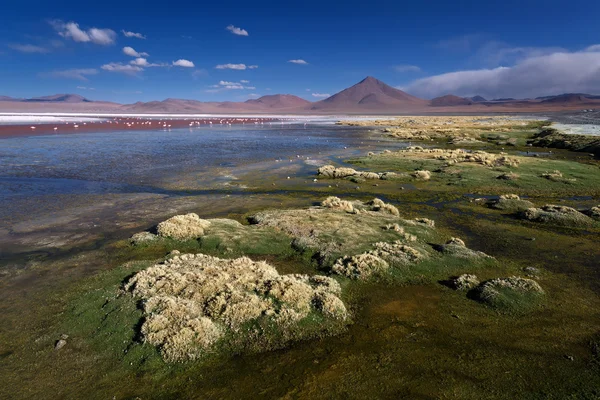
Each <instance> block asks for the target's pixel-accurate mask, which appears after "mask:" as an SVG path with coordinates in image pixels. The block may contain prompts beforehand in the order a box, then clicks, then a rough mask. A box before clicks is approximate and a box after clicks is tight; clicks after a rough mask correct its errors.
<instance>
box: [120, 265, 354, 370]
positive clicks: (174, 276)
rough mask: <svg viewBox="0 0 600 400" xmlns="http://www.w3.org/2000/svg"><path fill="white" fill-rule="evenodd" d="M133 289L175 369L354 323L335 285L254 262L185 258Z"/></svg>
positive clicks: (147, 331) (141, 277)
mask: <svg viewBox="0 0 600 400" xmlns="http://www.w3.org/2000/svg"><path fill="white" fill-rule="evenodd" d="M125 290H126V291H128V292H130V293H131V294H132V295H133V296H135V297H136V298H137V299H140V300H142V304H143V306H142V307H143V311H144V317H145V320H144V322H143V324H142V326H141V333H142V338H143V341H144V342H146V343H149V344H152V345H154V346H157V347H158V348H159V350H160V352H161V355H162V356H163V358H164V359H165V360H166V361H168V362H177V361H187V360H195V359H198V358H202V357H203V356H205V355H206V354H207V353H210V352H213V351H215V350H216V349H217V347H220V346H225V347H232V348H235V349H237V350H239V349H244V348H252V349H254V350H266V349H269V348H272V347H273V346H277V345H279V346H280V345H283V344H285V343H286V342H288V341H290V340H297V339H302V338H305V337H307V336H314V335H315V334H322V333H325V332H329V331H332V330H335V329H337V330H339V329H341V328H342V327H343V326H344V325H345V323H346V322H347V320H348V313H347V311H346V307H345V306H344V303H343V302H342V301H341V300H340V298H339V297H338V296H339V295H340V294H341V289H340V286H339V284H338V283H337V282H336V281H335V280H333V279H331V278H327V277H325V276H311V277H309V276H307V275H280V274H279V273H278V272H277V270H276V269H275V268H274V267H272V266H271V265H269V264H267V263H265V262H253V261H252V260H250V259H249V258H246V257H242V258H238V259H233V260H228V259H221V258H217V257H211V256H207V255H204V254H195V255H194V254H184V255H181V256H179V255H178V256H175V257H172V258H170V259H168V260H166V261H164V262H163V263H160V264H156V265H154V266H152V267H150V268H147V269H145V270H143V271H140V272H138V273H137V274H135V275H134V276H133V277H132V278H131V279H130V280H129V281H128V282H127V283H126V285H125ZM334 328H335V329H334Z"/></svg>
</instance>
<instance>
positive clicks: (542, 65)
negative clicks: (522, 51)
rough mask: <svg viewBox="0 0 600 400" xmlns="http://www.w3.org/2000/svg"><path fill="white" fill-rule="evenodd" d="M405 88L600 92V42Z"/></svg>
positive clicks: (493, 94)
mask: <svg viewBox="0 0 600 400" xmlns="http://www.w3.org/2000/svg"><path fill="white" fill-rule="evenodd" d="M402 89H403V90H406V91H408V92H409V93H411V94H413V95H416V96H419V97H425V98H432V97H437V96H441V95H445V94H449V93H451V94H455V95H457V96H474V95H481V96H483V97H486V98H499V97H516V98H528V97H538V96H548V95H554V94H560V93H580V92H588V93H600V45H593V46H590V47H588V48H586V49H585V50H582V51H576V52H567V51H557V52H554V53H551V54H543V55H532V56H529V57H526V58H524V59H523V60H521V61H519V62H517V63H516V64H515V65H514V66H511V67H502V66H501V67H496V68H489V69H474V70H467V71H457V72H449V73H445V74H441V75H436V76H431V77H428V78H423V79H418V80H415V81H413V82H412V83H410V84H408V85H406V86H404V87H403V88H402Z"/></svg>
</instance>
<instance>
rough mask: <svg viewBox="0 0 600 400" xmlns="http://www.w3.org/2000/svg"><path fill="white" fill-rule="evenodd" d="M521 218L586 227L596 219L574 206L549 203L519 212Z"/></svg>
mask: <svg viewBox="0 0 600 400" xmlns="http://www.w3.org/2000/svg"><path fill="white" fill-rule="evenodd" d="M519 215H520V216H521V218H523V219H527V220H529V221H534V222H540V223H544V224H552V225H562V226H571V227H585V226H590V225H592V224H593V223H594V220H593V219H592V218H590V217H588V216H587V215H585V214H583V213H581V212H579V211H577V210H576V209H574V208H571V207H566V206H556V205H553V204H547V205H545V206H543V207H541V208H529V209H527V210H525V211H523V212H522V213H520V214H519Z"/></svg>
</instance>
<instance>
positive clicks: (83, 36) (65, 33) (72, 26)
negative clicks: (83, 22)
mask: <svg viewBox="0 0 600 400" xmlns="http://www.w3.org/2000/svg"><path fill="white" fill-rule="evenodd" d="M50 24H51V25H52V26H53V27H54V29H55V30H56V31H57V32H58V34H59V35H60V36H62V37H64V38H68V39H72V40H73V41H75V42H83V43H88V42H91V43H95V44H99V45H103V46H107V45H110V44H113V43H114V42H115V39H116V38H117V34H116V33H115V31H113V30H112V29H99V28H90V29H88V30H83V29H81V28H79V24H78V23H76V22H72V21H71V22H67V23H64V22H63V21H61V20H54V21H50Z"/></svg>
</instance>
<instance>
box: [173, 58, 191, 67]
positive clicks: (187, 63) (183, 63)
mask: <svg viewBox="0 0 600 400" xmlns="http://www.w3.org/2000/svg"><path fill="white" fill-rule="evenodd" d="M173 65H174V66H176V67H184V68H194V63H193V62H191V61H189V60H184V59H179V60H177V61H173Z"/></svg>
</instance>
